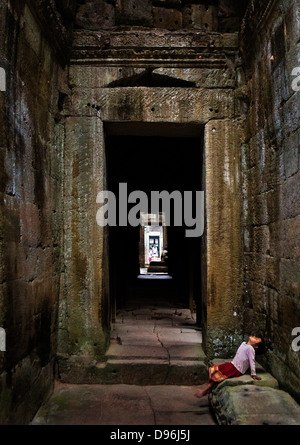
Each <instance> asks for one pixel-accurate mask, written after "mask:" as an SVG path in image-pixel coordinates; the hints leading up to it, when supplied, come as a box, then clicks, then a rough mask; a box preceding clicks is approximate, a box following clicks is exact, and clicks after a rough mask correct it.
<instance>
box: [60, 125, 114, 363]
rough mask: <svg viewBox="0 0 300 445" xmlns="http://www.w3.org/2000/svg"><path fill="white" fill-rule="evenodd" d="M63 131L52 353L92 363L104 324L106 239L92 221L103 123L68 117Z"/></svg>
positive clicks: (101, 172)
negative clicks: (59, 267)
mask: <svg viewBox="0 0 300 445" xmlns="http://www.w3.org/2000/svg"><path fill="white" fill-rule="evenodd" d="M65 128H66V130H65V132H66V133H65V147H66V150H65V158H64V260H65V263H64V273H63V280H62V289H61V297H60V309H59V314H60V316H59V340H58V343H59V344H58V354H59V356H60V357H63V356H64V355H66V356H81V357H82V356H86V357H88V360H93V359H96V360H98V359H99V358H100V359H101V356H102V355H103V353H104V351H105V349H106V346H107V341H108V339H107V335H108V331H109V329H108V328H107V329H106V327H107V326H108V325H109V323H110V303H109V301H108V298H109V289H108V287H109V285H108V277H109V274H108V271H107V269H108V247H107V242H108V237H107V231H106V229H105V228H101V227H99V226H98V224H97V221H96V213H97V210H98V208H99V204H97V203H96V197H97V194H98V193H99V192H100V191H102V190H105V189H106V168H105V147H104V136H103V124H102V122H101V120H100V118H99V117H98V116H91V117H69V118H67V120H66V126H65ZM106 331H107V332H106Z"/></svg>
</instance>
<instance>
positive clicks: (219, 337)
mask: <svg viewBox="0 0 300 445" xmlns="http://www.w3.org/2000/svg"><path fill="white" fill-rule="evenodd" d="M74 69H75V68H74ZM77 69H78V70H79V71H78V73H80V78H87V76H86V75H85V74H84V73H83V72H82V70H83V67H81V66H78V67H77ZM90 69H91V67H88V66H85V67H84V70H87V71H89V70H90ZM95 69H96V67H93V72H94V70H95ZM99 69H100V68H99ZM99 73H100V72H99ZM73 77H74V79H75V77H76V76H75V75H74V73H73ZM214 109H217V110H218V118H217V119H215V118H212V116H211V114H212V111H211V110H214ZM234 113H235V100H234V95H233V92H232V91H231V90H230V89H226V88H225V89H222V88H220V89H216V88H213V89H211V90H205V89H204V90H201V89H197V88H176V87H171V88H169V87H166V88H165V87H158V88H152V87H137V88H135V87H116V88H98V87H95V88H93V87H92V85H91V86H90V88H88V89H87V88H86V87H85V88H81V87H80V85H78V86H77V87H74V97H73V101H72V107H71V110H70V114H69V116H68V117H67V118H66V124H65V144H66V153H67V156H66V158H65V160H64V161H65V164H64V168H65V184H64V190H65V191H66V193H67V194H68V196H69V197H70V199H68V200H65V202H64V215H65V218H64V225H65V233H64V245H65V253H64V258H65V273H64V283H63V288H62V292H61V299H60V309H59V319H60V320H59V326H60V328H59V338H58V360H60V357H63V359H64V360H66V362H65V363H68V362H70V361H71V362H72V364H71V365H70V366H71V367H72V368H73V371H74V366H73V365H74V363H73V362H74V360H75V362H76V363H77V362H78V361H79V363H80V366H82V357H84V360H87V358H88V360H94V359H96V360H102V359H103V357H104V355H105V351H106V350H107V346H108V344H109V335H110V328H111V323H112V322H113V320H114V316H115V313H116V303H117V301H116V298H115V297H114V295H116V294H115V292H114V290H113V289H112V288H111V286H112V279H111V277H112V276H113V275H112V274H110V273H109V270H110V260H109V255H108V253H109V252H110V250H111V249H110V246H109V230H108V228H107V227H103V228H101V227H99V226H98V225H97V222H96V213H97V210H98V207H99V206H98V204H97V202H96V197H97V194H98V193H99V191H102V190H109V186H110V184H109V178H110V177H111V176H110V175H109V171H108V168H107V166H108V162H109V161H108V159H107V156H108V152H109V151H108V150H107V141H108V139H109V138H111V139H113V138H114V137H115V138H120V137H121V138H122V145H123V146H126V144H125V143H124V141H125V139H124V138H125V137H129V138H133V137H135V138H140V137H144V138H145V137H147V138H149V137H153V136H154V137H157V138H169V137H171V136H172V138H174V140H179V139H180V138H183V139H186V140H187V139H188V140H191V139H193V138H194V139H199V138H201V137H202V140H203V147H204V151H203V162H202V164H201V165H202V167H203V172H204V174H202V181H203V184H201V185H202V187H203V188H200V190H204V191H205V221H206V224H205V228H204V234H203V237H201V256H200V263H201V267H199V268H198V270H197V276H198V278H200V281H201V296H202V298H201V307H199V311H200V318H199V317H198V319H199V321H200V320H201V324H202V326H203V347H204V349H205V352H206V353H208V355H209V354H210V355H213V354H214V353H215V351H216V349H217V350H218V348H221V349H222V350H223V349H224V347H225V346H224V343H223V339H224V338H225V337H226V345H227V346H226V347H225V348H227V350H228V354H230V353H231V351H232V348H234V347H235V345H236V343H237V342H239V341H240V338H239V337H238V334H237V332H239V331H240V332H241V329H240V328H239V324H240V323H242V319H241V317H236V316H235V314H239V306H240V305H241V303H242V302H241V287H242V262H241V261H240V255H241V245H242V244H241V233H242V232H241V227H240V224H241V221H240V215H241V200H240V193H241V190H240V170H239V168H240V139H241V131H240V122H239V121H238V120H235V119H234V115H235V114H234ZM198 147H199V144H198ZM183 159H188V157H187V156H186V153H185V154H184V155H183ZM115 163H117V159H116V160H115ZM198 171H199V170H198ZM137 188H138V187H136V186H135V189H137ZM172 188H173V186H172ZM197 188H198V187H197ZM220 203H221V204H222V205H220ZM133 232H134V231H133ZM132 236H133V237H136V240H137V241H136V245H137V246H138V239H139V233H138V231H137V232H134V234H132ZM191 239H192V238H191ZM137 250H138V249H137ZM191 252H193V253H194V254H195V255H197V252H199V249H193V247H192V246H191ZM135 258H136V260H133V262H130V263H131V264H135V266H136V268H137V272H138V252H137V255H136V257H135ZM191 258H192V257H191ZM198 260H199V257H198V258H197V261H198ZM177 264H178V263H177ZM197 264H198V263H197ZM199 269H200V272H199ZM132 270H133V269H132ZM198 272H199V274H198ZM134 273H135V272H134ZM113 284H114V283H113ZM198 289H199V287H198ZM112 296H113V297H112ZM228 339H229V340H228ZM84 366H85V365H84ZM79 381H80V379H79Z"/></svg>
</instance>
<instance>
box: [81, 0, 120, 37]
mask: <svg viewBox="0 0 300 445" xmlns="http://www.w3.org/2000/svg"><path fill="white" fill-rule="evenodd" d="M75 23H76V25H77V27H79V28H83V29H88V30H94V31H97V30H101V29H108V28H111V27H113V26H114V25H115V8H114V6H113V5H111V4H110V3H108V2H106V1H104V0H98V1H94V2H91V1H88V2H87V3H85V4H83V5H80V6H79V8H78V11H77V14H76V19H75Z"/></svg>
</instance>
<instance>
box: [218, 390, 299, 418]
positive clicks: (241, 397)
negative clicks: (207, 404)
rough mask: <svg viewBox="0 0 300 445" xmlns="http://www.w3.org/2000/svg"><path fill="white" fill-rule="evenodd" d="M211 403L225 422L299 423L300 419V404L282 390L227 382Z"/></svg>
mask: <svg viewBox="0 0 300 445" xmlns="http://www.w3.org/2000/svg"><path fill="white" fill-rule="evenodd" d="M226 383H227V382H226ZM211 403H212V406H213V407H214V410H215V414H216V417H217V419H218V422H219V424H222V425H299V422H300V406H299V405H298V404H297V403H296V401H295V400H294V399H293V398H292V397H291V396H290V395H289V394H288V393H286V392H284V391H282V390H280V389H275V388H270V387H265V386H257V385H243V386H229V385H224V386H223V387H222V388H220V389H219V390H218V391H217V392H216V393H213V394H212V397H211Z"/></svg>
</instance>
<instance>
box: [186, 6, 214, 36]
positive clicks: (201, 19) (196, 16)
mask: <svg viewBox="0 0 300 445" xmlns="http://www.w3.org/2000/svg"><path fill="white" fill-rule="evenodd" d="M182 17H183V27H184V28H194V29H201V30H202V31H206V32H217V31H218V17H217V9H216V7H215V6H214V5H208V4H207V5H204V4H200V5H199V4H193V3H192V4H189V5H186V6H185V7H184V8H183V10H182Z"/></svg>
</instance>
